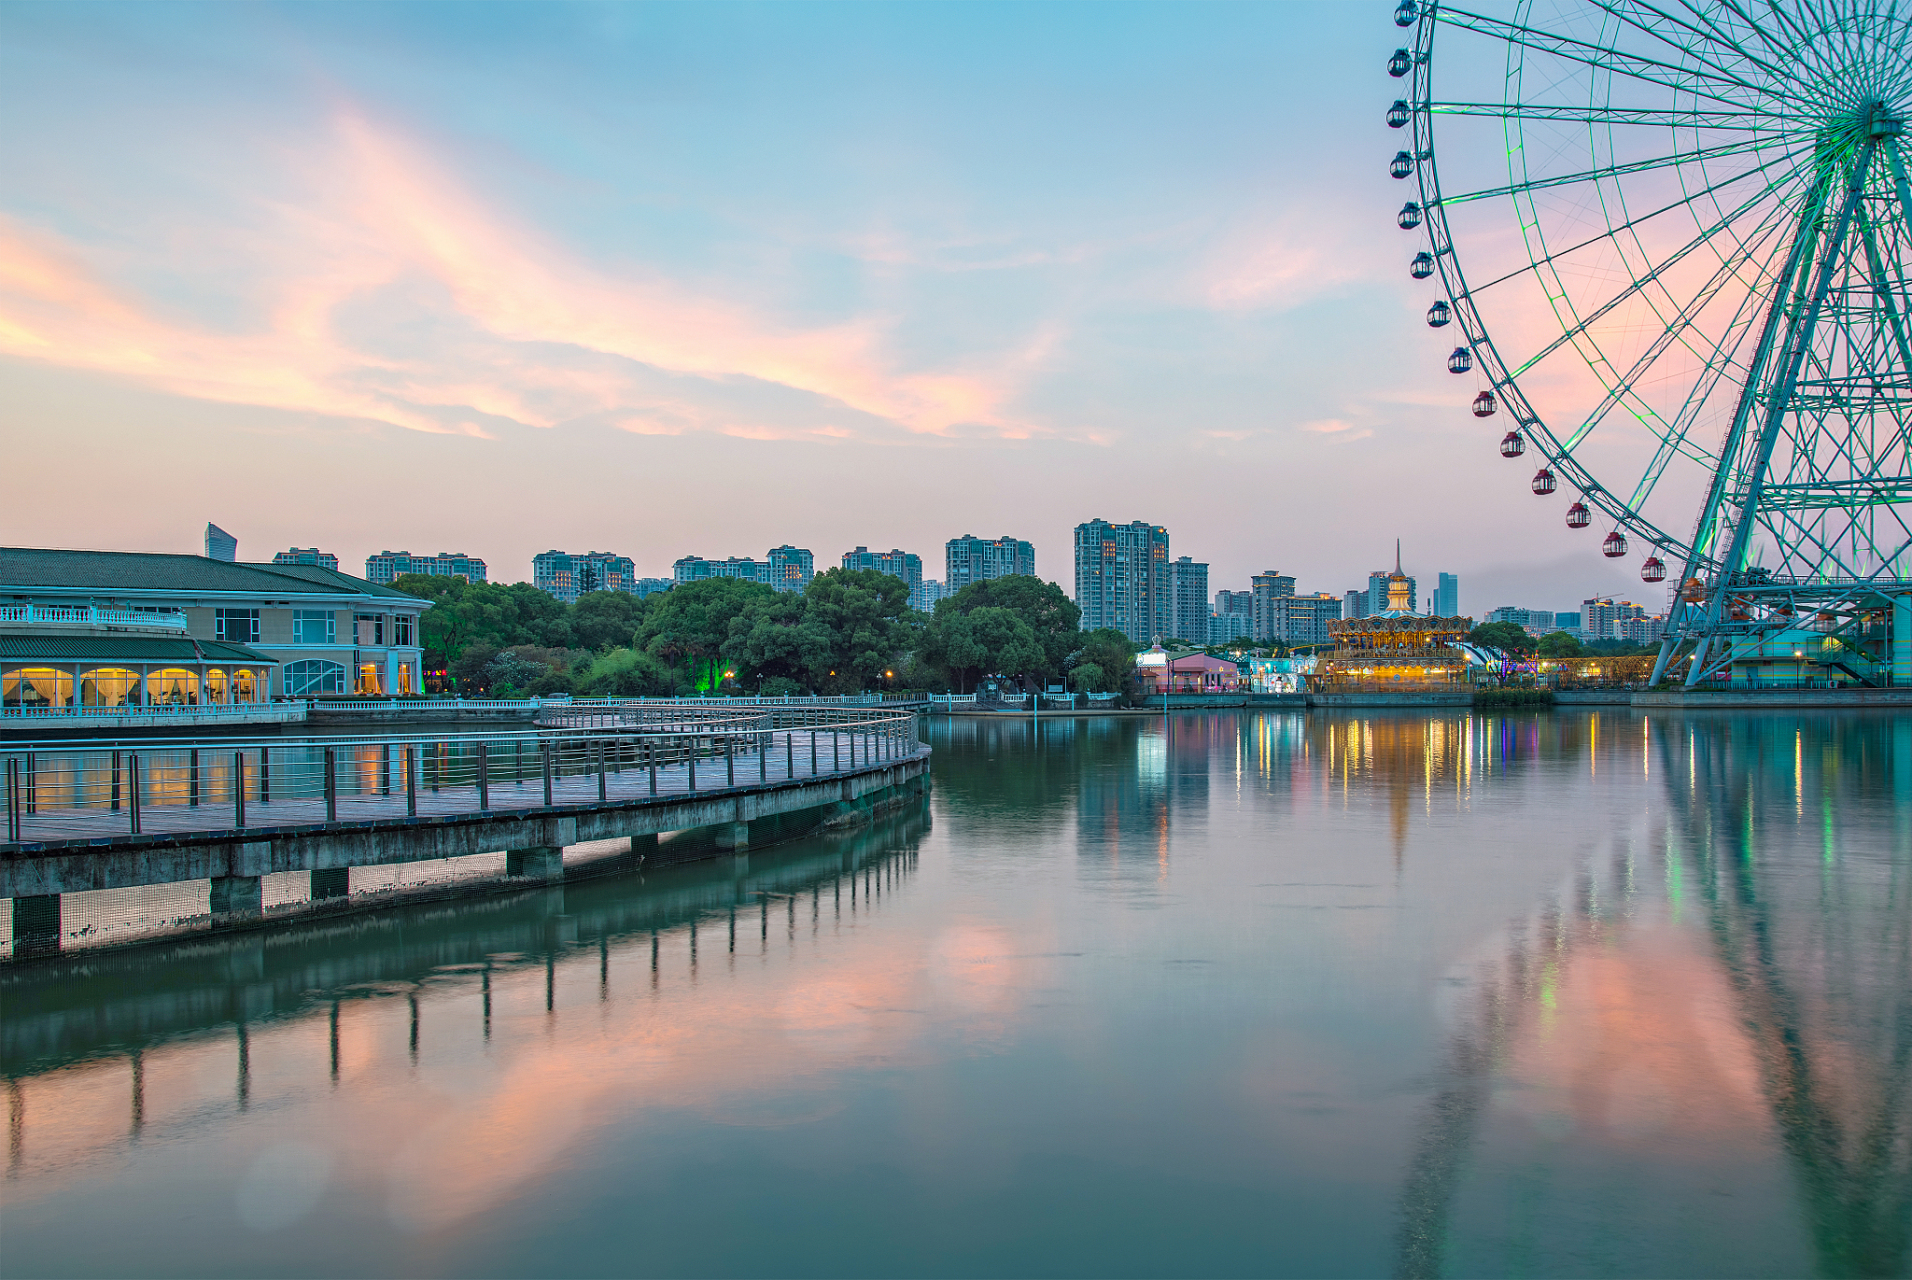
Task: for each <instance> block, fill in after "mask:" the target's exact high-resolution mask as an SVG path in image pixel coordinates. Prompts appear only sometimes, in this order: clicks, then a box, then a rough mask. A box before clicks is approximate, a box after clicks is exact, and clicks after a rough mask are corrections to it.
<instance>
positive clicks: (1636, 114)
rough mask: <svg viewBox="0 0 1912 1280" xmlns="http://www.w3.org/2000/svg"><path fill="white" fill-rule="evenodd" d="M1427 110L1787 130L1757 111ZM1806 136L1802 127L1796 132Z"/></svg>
mask: <svg viewBox="0 0 1912 1280" xmlns="http://www.w3.org/2000/svg"><path fill="white" fill-rule="evenodd" d="M1427 110H1428V111H1429V112H1430V113H1432V114H1434V115H1437V116H1489V117H1495V118H1500V119H1516V120H1551V121H1556V122H1559V123H1564V124H1637V125H1648V126H1651V127H1654V128H1660V129H1667V128H1692V129H1733V130H1739V131H1742V132H1752V131H1753V130H1757V129H1763V130H1764V131H1765V133H1766V134H1767V135H1768V136H1780V135H1783V133H1784V132H1785V131H1781V130H1777V129H1774V128H1773V127H1772V120H1771V118H1770V117H1765V116H1761V115H1760V114H1759V113H1758V112H1757V111H1713V110H1698V109H1695V110H1690V111H1679V110H1666V109H1663V108H1658V107H1576V106H1566V105H1550V104H1546V103H1534V102H1517V103H1507V102H1430V103H1428V104H1427ZM1791 132H1794V133H1803V132H1805V129H1804V128H1803V127H1802V128H1800V129H1797V130H1792V131H1791Z"/></svg>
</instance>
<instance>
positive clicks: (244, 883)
mask: <svg viewBox="0 0 1912 1280" xmlns="http://www.w3.org/2000/svg"><path fill="white" fill-rule="evenodd" d="M210 901H211V911H212V919H213V923H214V924H221V923H229V922H231V921H234V920H244V919H248V918H251V917H255V916H257V915H258V914H259V912H260V911H261V909H262V908H263V905H264V901H265V900H264V897H263V896H262V894H261V892H260V888H259V877H258V876H214V877H213V878H212V894H211V900H210Z"/></svg>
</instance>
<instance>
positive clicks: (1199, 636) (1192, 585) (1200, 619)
mask: <svg viewBox="0 0 1912 1280" xmlns="http://www.w3.org/2000/svg"><path fill="white" fill-rule="evenodd" d="M1168 577H1169V590H1170V592H1171V593H1172V594H1173V595H1174V597H1175V625H1174V626H1173V627H1172V628H1171V630H1173V631H1174V633H1175V636H1174V638H1175V639H1177V640H1186V641H1188V642H1189V643H1190V644H1207V643H1208V566H1207V565H1205V564H1201V563H1199V562H1198V561H1195V560H1192V559H1190V558H1189V557H1188V556H1183V557H1182V558H1181V559H1179V560H1172V561H1170V562H1169V566H1168Z"/></svg>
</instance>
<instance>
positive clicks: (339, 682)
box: [284, 658, 345, 698]
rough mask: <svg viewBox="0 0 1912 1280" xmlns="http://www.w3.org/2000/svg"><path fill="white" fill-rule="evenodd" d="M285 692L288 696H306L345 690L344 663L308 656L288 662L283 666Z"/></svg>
mask: <svg viewBox="0 0 1912 1280" xmlns="http://www.w3.org/2000/svg"><path fill="white" fill-rule="evenodd" d="M284 684H285V694H286V697H288V698H308V697H311V696H313V695H314V694H321V693H344V692H345V664H343V663H340V662H326V661H323V660H322V659H318V658H309V659H307V660H306V661H304V662H289V663H287V664H286V668H285V677H284Z"/></svg>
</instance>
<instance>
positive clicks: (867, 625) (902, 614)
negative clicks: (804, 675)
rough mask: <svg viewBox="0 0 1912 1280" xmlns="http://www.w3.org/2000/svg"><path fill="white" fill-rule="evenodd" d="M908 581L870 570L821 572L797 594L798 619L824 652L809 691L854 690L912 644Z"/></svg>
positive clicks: (879, 673) (814, 665) (813, 667)
mask: <svg viewBox="0 0 1912 1280" xmlns="http://www.w3.org/2000/svg"><path fill="white" fill-rule="evenodd" d="M909 598H910V588H909V583H907V582H905V581H903V580H902V579H901V578H898V577H896V576H894V575H892V574H887V573H879V572H877V571H876V570H875V569H827V570H825V571H824V572H822V573H819V574H818V575H817V576H816V577H814V578H812V579H810V585H809V586H808V587H806V588H804V592H803V621H804V624H805V626H806V627H810V628H814V632H813V634H814V635H816V636H817V637H818V638H819V639H821V640H822V641H823V644H824V649H823V652H822V653H821V654H820V655H819V656H818V658H817V659H816V660H815V661H813V663H812V665H811V668H810V679H811V683H812V687H814V688H818V689H825V690H829V691H831V692H836V691H856V690H860V689H863V688H865V687H867V686H868V685H869V684H871V683H873V682H875V681H876V680H878V679H880V678H881V677H882V675H883V673H884V672H886V671H891V670H894V669H895V666H896V663H897V661H898V660H899V659H900V658H901V656H902V655H903V654H905V653H907V652H908V651H909V649H910V647H911V646H912V644H913V643H914V642H915V639H916V629H915V626H914V625H913V624H912V623H911V621H910V617H911V615H910V608H909Z"/></svg>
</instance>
